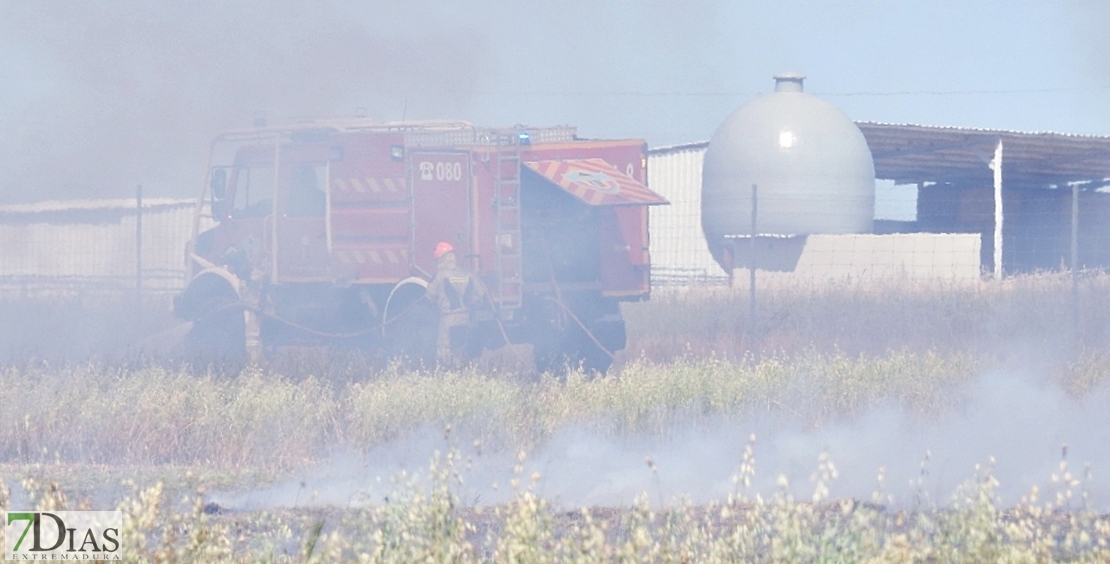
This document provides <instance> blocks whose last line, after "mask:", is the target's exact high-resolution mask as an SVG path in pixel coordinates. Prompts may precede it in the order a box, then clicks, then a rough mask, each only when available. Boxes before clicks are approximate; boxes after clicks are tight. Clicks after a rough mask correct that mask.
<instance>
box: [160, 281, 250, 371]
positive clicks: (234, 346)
mask: <svg viewBox="0 0 1110 564" xmlns="http://www.w3.org/2000/svg"><path fill="white" fill-rule="evenodd" d="M174 313H175V314H176V315H177V316H178V317H180V318H182V319H185V320H186V321H192V322H193V327H192V328H191V329H190V330H189V332H188V333H187V334H186V335H185V340H184V343H183V348H184V351H185V354H186V356H187V357H190V358H193V359H198V360H208V361H221V360H241V359H243V358H245V356H246V326H245V321H244V319H243V307H242V306H241V305H239V294H238V292H236V291H235V288H234V287H232V285H231V282H230V281H229V280H228V279H227V278H225V277H224V276H223V275H222V274H219V273H215V272H202V273H201V274H199V275H197V277H196V278H194V279H193V281H192V282H190V283H189V286H188V287H187V288H186V289H185V291H184V292H182V293H181V295H180V296H178V297H177V298H176V299H175V300H174Z"/></svg>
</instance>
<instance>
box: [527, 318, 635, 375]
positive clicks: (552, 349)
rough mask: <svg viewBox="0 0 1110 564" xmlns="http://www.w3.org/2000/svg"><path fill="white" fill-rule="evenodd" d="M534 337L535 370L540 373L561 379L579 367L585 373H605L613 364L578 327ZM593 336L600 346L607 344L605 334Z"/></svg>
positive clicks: (605, 353) (545, 332)
mask: <svg viewBox="0 0 1110 564" xmlns="http://www.w3.org/2000/svg"><path fill="white" fill-rule="evenodd" d="M622 329H623V327H622ZM537 337H538V338H537V339H536V340H535V342H534V344H533V350H534V355H535V360H536V370H538V371H540V372H550V373H552V374H555V375H557V376H562V375H564V374H565V373H566V372H567V371H568V370H578V369H579V368H581V369H582V371H583V372H585V373H587V374H590V373H594V372H596V373H600V374H604V373H605V372H606V371H608V370H609V368H610V367H611V366H612V365H613V358H612V357H610V356H609V354H608V353H607V352H605V351H604V350H602V349H601V348H600V347H598V346H597V343H595V342H594V340H593V339H591V338H590V336H589V335H587V334H586V332H585V331H583V330H582V328H581V327H579V326H578V325H573V326H568V327H567V328H565V329H563V330H562V331H558V330H554V328H552V330H550V331H543V332H541V333H540V334H539V335H537ZM594 337H595V338H597V339H598V340H599V341H601V342H602V343H603V344H604V343H605V342H606V339H605V336H604V335H598V334H596V333H595V334H594Z"/></svg>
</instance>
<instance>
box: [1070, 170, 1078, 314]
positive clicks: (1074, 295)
mask: <svg viewBox="0 0 1110 564" xmlns="http://www.w3.org/2000/svg"><path fill="white" fill-rule="evenodd" d="M1071 313H1072V324H1073V328H1074V329H1075V330H1076V336H1078V335H1079V331H1078V330H1079V184H1078V183H1072V185H1071Z"/></svg>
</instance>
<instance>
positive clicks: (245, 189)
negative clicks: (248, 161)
mask: <svg viewBox="0 0 1110 564" xmlns="http://www.w3.org/2000/svg"><path fill="white" fill-rule="evenodd" d="M234 176H235V212H236V213H235V215H237V216H240V217H265V216H267V215H270V212H271V211H272V206H273V203H272V202H273V200H272V198H273V197H274V167H273V165H269V164H267V165H261V166H243V167H238V168H236V169H235V175H234Z"/></svg>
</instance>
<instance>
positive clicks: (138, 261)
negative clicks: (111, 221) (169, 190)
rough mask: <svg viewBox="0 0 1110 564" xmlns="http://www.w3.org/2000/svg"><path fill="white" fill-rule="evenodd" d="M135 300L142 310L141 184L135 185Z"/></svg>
mask: <svg viewBox="0 0 1110 564" xmlns="http://www.w3.org/2000/svg"><path fill="white" fill-rule="evenodd" d="M135 302H136V304H137V305H138V308H139V311H142V310H143V185H142V184H139V185H138V186H136V187H135Z"/></svg>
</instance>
